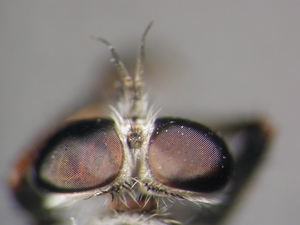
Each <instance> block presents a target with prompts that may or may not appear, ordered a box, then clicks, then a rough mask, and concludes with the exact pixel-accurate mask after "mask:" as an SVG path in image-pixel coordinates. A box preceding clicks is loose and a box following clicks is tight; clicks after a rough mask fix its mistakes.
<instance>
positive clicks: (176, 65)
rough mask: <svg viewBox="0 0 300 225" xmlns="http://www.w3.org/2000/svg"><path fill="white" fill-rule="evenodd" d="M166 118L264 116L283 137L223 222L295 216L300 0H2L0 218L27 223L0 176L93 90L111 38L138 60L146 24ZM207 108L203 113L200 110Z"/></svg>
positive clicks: (153, 77)
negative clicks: (103, 40)
mask: <svg viewBox="0 0 300 225" xmlns="http://www.w3.org/2000/svg"><path fill="white" fill-rule="evenodd" d="M152 19H154V20H155V23H154V26H153V27H152V29H151V31H150V33H149V35H148V37H147V38H148V39H147V41H148V42H147V45H146V50H147V52H146V53H147V64H146V75H145V76H146V77H145V79H146V81H147V84H148V87H149V92H150V95H151V98H152V99H153V102H154V103H155V106H156V107H157V108H162V110H161V111H160V115H177V116H183V117H193V118H197V119H199V121H201V122H204V123H205V121H203V120H205V119H206V118H207V116H208V115H212V116H219V118H220V119H222V118H234V117H235V116H237V117H240V116H243V115H245V116H253V115H256V114H259V115H264V116H266V117H267V118H269V120H270V121H272V123H273V124H274V127H275V128H276V137H275V139H274V141H273V143H272V146H271V150H270V152H269V154H268V156H267V160H266V162H265V163H264V166H263V167H262V168H261V169H260V171H259V173H258V174H257V176H255V177H254V178H253V180H252V182H251V185H250V187H249V188H248V189H247V191H246V192H245V193H244V195H243V196H242V198H241V199H240V202H239V205H238V206H237V207H236V208H235V211H234V212H233V213H232V214H231V216H230V217H229V218H228V220H227V222H226V224H231V225H233V224H238V225H240V224H243V225H247V224H248V225H250V224H251V225H252V224H264V225H265V224H273V225H275V224H278V225H279V224H280V225H282V224H298V223H299V219H300V213H299V208H300V194H299V190H300V189H299V188H300V185H299V184H300V176H299V171H300V167H299V159H300V151H299V133H300V120H299V114H300V106H299V96H300V90H299V86H300V75H299V72H300V63H299V62H300V4H299V1H117V0H114V1H68V0H63V1H32V0H30V1H26V3H25V1H12V0H7V1H1V2H0V55H1V56H0V57H1V66H0V129H1V130H0V143H1V149H0V151H1V158H0V160H1V163H0V172H1V175H0V179H1V183H0V188H1V190H0V198H1V199H0V218H1V219H0V224H10V225H12V224H13V225H20V224H26V219H25V218H26V216H25V215H23V213H22V211H20V210H18V209H17V206H16V204H15V203H14V202H13V200H12V199H11V196H10V193H9V192H8V190H7V186H6V183H5V179H6V176H7V172H8V169H9V167H10V165H11V164H12V162H13V160H14V159H15V157H16V156H17V155H18V153H20V151H22V150H24V147H25V146H26V145H28V144H29V143H30V141H31V140H33V139H34V137H35V136H36V135H37V134H38V133H39V132H41V131H43V130H45V129H46V127H47V126H49V124H51V123H52V122H53V121H55V120H57V118H60V117H62V115H63V113H66V112H67V111H68V110H71V109H72V107H74V105H76V107H77V105H78V104H79V103H78V102H79V101H83V100H85V99H89V97H90V96H91V95H92V94H94V91H92V90H91V89H94V88H95V86H96V85H95V83H96V81H98V80H99V74H101V73H104V72H103V71H105V69H106V68H108V66H110V64H109V58H110V53H109V51H108V50H107V49H106V48H105V46H103V45H102V44H101V43H98V42H95V41H93V40H90V39H89V35H91V34H95V35H101V36H102V37H105V38H107V39H108V40H110V41H111V42H113V43H114V45H115V46H116V48H117V49H118V51H119V53H120V55H121V56H122V57H123V58H125V60H124V61H125V62H129V63H130V62H132V61H131V60H130V59H131V58H133V57H135V53H136V50H137V46H138V44H139V40H140V37H141V34H142V32H143V31H144V29H145V27H146V25H147V24H148V23H149V21H150V20H152ZM202 115H203V117H202Z"/></svg>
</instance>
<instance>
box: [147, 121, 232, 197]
mask: <svg viewBox="0 0 300 225" xmlns="http://www.w3.org/2000/svg"><path fill="white" fill-rule="evenodd" d="M148 163H149V167H150V170H151V172H152V175H153V177H154V178H155V179H156V180H157V181H158V182H159V183H161V184H163V185H165V186H168V187H171V188H177V189H182V190H187V191H194V192H212V191H216V190H219V189H221V188H222V187H224V186H225V184H226V183H227V181H228V179H229V176H230V173H231V169H232V167H231V165H232V161H231V157H230V154H229V152H228V150H227V148H226V145H225V143H224V141H223V140H222V139H221V138H220V137H218V136H217V135H216V134H215V133H214V132H212V131H211V130H209V129H208V128H207V127H205V126H203V125H200V124H198V123H195V122H191V121H188V120H182V119H169V118H162V119H157V120H156V121H155V129H154V131H153V134H152V136H151V138H150V144H149V152H148Z"/></svg>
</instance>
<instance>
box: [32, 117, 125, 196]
mask: <svg viewBox="0 0 300 225" xmlns="http://www.w3.org/2000/svg"><path fill="white" fill-rule="evenodd" d="M113 125H114V123H113V122H112V121H111V120H100V119H99V120H97V119H94V120H83V121H77V122H73V123H71V124H69V125H67V126H65V127H64V128H62V129H61V130H60V131H59V132H57V133H56V134H54V135H53V136H52V137H51V138H50V139H49V140H48V141H47V142H46V143H45V145H44V147H43V148H42V149H41V151H40V153H39V156H38V157H37V160H36V163H35V166H34V174H35V178H36V181H37V184H38V185H39V186H40V187H43V188H46V189H48V190H50V191H57V192H76V191H83V190H89V189H93V188H98V187H103V186H105V185H108V184H110V183H111V182H113V181H114V180H115V179H116V177H117V176H118V174H119V172H120V169H121V166H122V162H123V150H122V144H121V142H120V139H119V137H118V135H117V133H116V131H115V129H114V127H113Z"/></svg>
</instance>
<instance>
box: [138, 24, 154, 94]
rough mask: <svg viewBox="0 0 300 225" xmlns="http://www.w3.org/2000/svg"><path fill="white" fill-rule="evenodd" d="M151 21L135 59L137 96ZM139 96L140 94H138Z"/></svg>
mask: <svg viewBox="0 0 300 225" xmlns="http://www.w3.org/2000/svg"><path fill="white" fill-rule="evenodd" d="M153 22H154V21H153V20H152V21H151V22H150V23H149V25H148V26H147V28H146V30H145V32H144V34H143V36H142V40H141V44H140V49H139V53H138V58H137V62H136V69H135V75H134V89H135V91H136V92H137V94H138V93H139V92H141V90H140V89H141V83H142V81H141V80H142V76H143V74H144V60H145V43H146V36H147V34H148V32H149V30H150V28H151V27H152V24H153ZM139 94H141V93H139Z"/></svg>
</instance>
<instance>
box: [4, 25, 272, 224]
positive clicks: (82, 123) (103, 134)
mask: <svg viewBox="0 0 300 225" xmlns="http://www.w3.org/2000/svg"><path fill="white" fill-rule="evenodd" d="M151 25H152V22H151V23H150V24H149V25H148V27H147V29H146V31H145V32H144V34H143V36H142V40H141V44H140V49H139V55H138V59H137V65H136V72H135V74H134V76H131V75H130V74H129V73H128V72H127V69H126V68H125V66H124V64H123V63H122V61H121V60H120V58H119V55H118V53H117V51H116V50H115V48H114V47H113V45H112V44H111V43H109V42H108V41H107V40H105V39H103V38H97V39H98V40H100V41H101V42H103V43H104V44H105V45H107V46H108V48H109V49H110V51H111V54H112V62H113V63H114V65H115V68H116V70H117V72H118V74H119V79H120V82H121V84H122V85H121V96H120V98H119V101H118V103H117V105H116V106H112V107H111V116H110V117H109V118H103V117H101V116H100V115H99V113H98V110H95V107H94V108H93V109H91V108H88V109H87V110H84V111H81V112H80V113H79V114H76V115H75V116H72V117H70V118H69V119H67V120H66V121H65V122H64V123H63V124H62V125H61V126H60V127H59V128H57V129H56V130H55V131H53V132H50V134H48V135H46V137H42V138H39V141H37V142H36V143H35V144H34V145H33V146H32V147H31V148H30V149H29V150H27V151H25V153H24V154H23V156H22V157H20V159H19V160H18V161H17V162H16V164H15V166H14V168H13V170H12V173H11V174H10V186H11V188H12V190H13V193H14V195H15V197H16V199H17V200H18V201H19V203H20V204H21V205H22V206H23V207H24V208H25V209H26V210H27V211H28V212H30V214H31V215H32V218H33V221H34V224H38V225H49V224H70V225H100V224H104V225H169V224H186V225H188V224H217V223H219V222H220V221H221V220H222V219H223V218H224V216H225V215H226V214H227V211H228V209H229V208H230V206H231V205H232V202H233V200H234V199H235V196H236V195H237V193H238V192H239V190H240V189H241V186H242V185H243V184H244V183H245V181H246V180H247V178H248V177H249V175H250V174H251V173H252V171H253V169H254V168H255V167H256V165H257V164H258V162H259V159H260V158H261V156H262V155H263V153H264V152H265V149H266V147H267V144H268V142H269V140H270V137H271V128H270V126H269V125H268V124H267V123H266V122H265V121H264V120H262V119H258V120H251V121H238V122H236V123H229V122H228V123H227V124H226V123H225V124H223V125H222V126H221V125H220V126H215V127H214V129H213V130H214V131H213V130H212V129H211V128H208V127H207V126H205V125H202V124H200V123H198V122H194V121H191V120H188V119H182V118H177V117H163V118H158V117H157V112H155V111H154V110H153V107H151V106H150V107H149V105H148V100H147V95H146V94H145V93H144V83H143V80H142V79H143V73H144V66H143V65H144V46H145V38H146V35H147V33H148V31H149V29H150V27H151Z"/></svg>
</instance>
